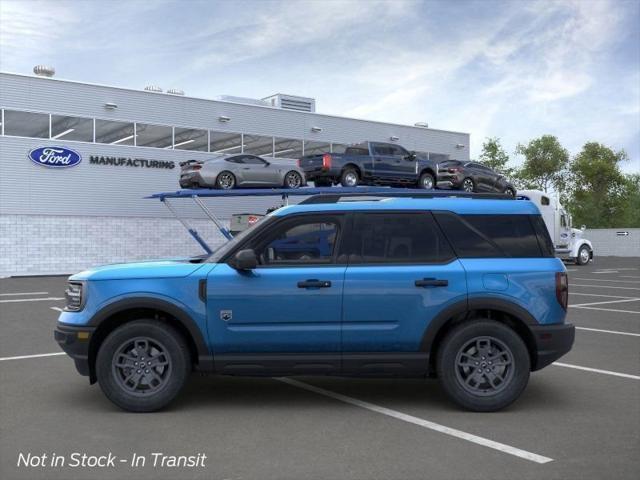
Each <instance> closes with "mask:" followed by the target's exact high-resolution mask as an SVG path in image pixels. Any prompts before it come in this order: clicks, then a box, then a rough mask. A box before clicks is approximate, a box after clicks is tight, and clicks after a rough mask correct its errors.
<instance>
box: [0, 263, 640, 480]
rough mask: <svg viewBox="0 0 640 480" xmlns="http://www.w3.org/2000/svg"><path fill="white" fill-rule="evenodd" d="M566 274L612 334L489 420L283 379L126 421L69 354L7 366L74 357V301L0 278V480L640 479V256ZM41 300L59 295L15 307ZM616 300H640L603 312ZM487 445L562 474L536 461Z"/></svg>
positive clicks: (381, 384)
mask: <svg viewBox="0 0 640 480" xmlns="http://www.w3.org/2000/svg"><path fill="white" fill-rule="evenodd" d="M567 268H568V270H569V276H570V283H571V284H574V285H575V284H578V285H581V286H572V287H570V291H571V292H572V294H571V295H570V304H571V305H582V304H593V303H598V305H588V306H589V308H588V309H587V308H575V307H574V308H570V310H569V318H568V320H569V321H570V322H572V323H574V324H575V325H576V326H578V327H581V328H589V329H597V330H604V331H593V330H581V329H579V330H577V332H576V344H575V346H574V349H573V350H572V352H570V353H569V354H568V355H567V356H565V357H563V358H562V359H561V360H560V363H562V364H566V365H570V366H571V367H567V366H557V365H552V366H549V367H548V368H546V369H544V370H542V371H540V372H536V373H534V374H532V376H531V381H530V383H529V386H528V387H527V389H526V391H525V392H524V394H523V396H522V398H521V399H520V400H518V401H517V402H516V403H515V404H514V405H513V406H511V407H510V408H508V409H506V410H504V411H501V412H497V413H490V414H479V413H470V412H465V411H462V410H460V409H458V408H456V407H455V406H454V405H453V404H452V403H450V402H449V401H448V400H447V399H446V398H445V396H444V394H443V393H442V391H441V390H440V387H439V385H438V383H437V382H436V381H432V380H426V381H424V380H405V379H386V380H375V379H345V378H331V377H329V378H324V377H322V378H318V377H305V378H299V379H297V380H299V381H301V382H303V383H304V384H305V385H310V386H312V387H319V388H322V389H324V390H325V391H327V392H328V393H329V394H330V395H333V397H330V396H327V395H325V394H319V393H318V392H313V391H309V390H305V389H301V388H298V387H296V386H294V385H290V384H285V383H283V382H281V381H279V380H277V379H254V378H229V377H202V376H198V375H194V376H193V377H192V379H191V380H190V382H189V384H188V386H187V388H186V390H185V391H184V392H183V393H182V394H181V396H180V397H179V398H178V400H177V401H176V402H175V403H174V404H172V406H171V408H169V409H167V410H166V411H163V412H158V413H153V414H130V413H125V412H122V411H120V410H119V409H117V408H116V407H114V406H113V405H112V404H111V403H110V402H109V401H108V400H107V399H106V398H105V397H104V396H103V395H102V392H101V391H100V388H99V387H98V386H97V385H94V386H89V384H88V381H87V379H86V378H84V377H80V376H79V375H78V374H77V373H76V371H75V369H74V367H73V364H72V362H71V360H69V359H68V358H67V357H66V356H65V355H61V356H51V357H36V358H24V359H18V360H7V359H6V358H7V357H13V356H23V355H35V354H41V353H54V352H58V351H59V349H58V346H57V345H56V344H55V342H54V341H53V339H52V329H53V326H54V325H55V322H56V318H57V312H56V311H55V310H53V309H52V307H53V308H55V307H61V306H62V304H63V302H62V301H56V300H50V301H49V300H43V301H21V302H3V300H9V299H35V298H58V297H62V292H63V289H64V284H65V278H64V277H43V278H9V279H3V280H0V328H1V331H2V335H0V357H2V359H3V360H2V361H0V385H1V395H0V478H2V479H14V478H16V479H41V478H42V479H45V478H46V479H48V478H59V479H102V478H105V479H121V478H133V479H138V478H141V479H142V478H154V479H164V478H167V479H182V478H189V479H190V478H194V479H199V478H203V479H204V478H206V479H238V480H239V479H242V480H249V479H260V480H262V479H302V478H310V479H327V480H329V479H343V478H344V479H426V478H429V479H440V478H455V479H458V478H460V479H462V478H465V479H466V478H495V479H513V478H518V479H545V480H547V479H574V478H575V479H591V478H593V479H600V478H616V479H617V478H634V479H635V478H638V476H639V474H640V455H638V452H639V451H640V336H637V335H638V334H640V258H624V259H622V258H598V259H596V262H595V263H593V264H591V265H588V266H586V267H576V266H573V265H567ZM578 277H579V278H580V280H578ZM623 282H624V283H623ZM585 285H586V286H585ZM621 287H624V289H623V288H621ZM29 292H47V294H34V295H6V294H9V293H22V294H24V293H29ZM578 294H579V295H578ZM602 295H604V296H602ZM617 297H628V298H625V299H621V300H630V299H633V298H638V300H633V301H626V302H621V303H600V302H610V301H612V300H616V299H617ZM593 308H601V309H602V310H594V309H593ZM614 310H615V311H614ZM614 332H616V333H614ZM628 334H636V335H628ZM573 367H579V368H587V369H596V370H597V371H590V370H581V369H578V368H573ZM616 373H619V374H625V375H627V376H616V375H615V374H616ZM340 395H343V396H346V397H341V396H340ZM354 403H355V404H354ZM428 422H432V423H428ZM434 425H436V427H434ZM439 427H448V428H451V429H455V431H456V432H461V433H460V435H458V436H451V435H448V434H446V433H443V432H442V429H441V428H440V429H438V428H439ZM465 435H466V437H465ZM472 435H475V436H477V437H480V443H474V442H473V441H470V438H471V436H472ZM473 438H475V437H473ZM488 441H494V442H500V443H501V444H504V445H506V446H508V447H509V448H513V449H520V451H525V452H528V453H531V454H535V455H538V456H543V457H548V458H550V459H552V461H549V462H547V463H536V462H535V461H531V460H530V459H526V458H521V457H518V456H515V455H514V454H513V453H510V452H509V451H501V450H499V449H495V448H490V447H489V446H487V442H488ZM483 442H484V443H483ZM29 452H31V453H32V454H42V453H47V454H48V455H49V460H50V456H51V454H52V453H56V454H58V455H64V456H65V458H66V459H67V461H69V458H70V455H71V454H72V453H73V452H80V453H83V452H84V453H87V454H93V455H106V454H108V453H109V452H112V453H113V454H114V455H116V456H117V457H118V459H120V458H122V459H130V458H131V456H132V455H133V454H134V453H135V454H138V455H142V456H145V457H146V460H147V463H146V465H145V467H132V466H130V465H129V463H120V462H117V461H116V464H115V466H114V467H104V468H98V467H95V468H89V467H86V468H81V467H77V468H71V467H70V466H69V465H67V466H66V467H58V468H53V467H50V466H48V467H46V468H43V467H24V466H21V467H18V466H17V462H18V459H19V454H20V453H23V454H27V453H29ZM153 452H160V453H164V454H168V455H197V454H198V453H204V454H206V456H207V459H206V461H205V465H206V467H204V468H203V467H191V468H189V467H176V468H171V467H167V466H165V467H155V468H154V467H153V466H152V465H151V461H152V459H153V457H152V456H151V454H152V453H153Z"/></svg>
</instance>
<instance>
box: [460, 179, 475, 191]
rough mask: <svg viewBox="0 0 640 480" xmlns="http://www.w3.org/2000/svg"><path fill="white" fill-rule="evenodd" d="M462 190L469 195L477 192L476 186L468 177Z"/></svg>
mask: <svg viewBox="0 0 640 480" xmlns="http://www.w3.org/2000/svg"><path fill="white" fill-rule="evenodd" d="M462 190H464V191H465V192H469V193H471V192H474V191H475V190H476V185H475V184H474V183H473V180H472V179H471V178H469V177H467V178H465V179H464V180H463V181H462Z"/></svg>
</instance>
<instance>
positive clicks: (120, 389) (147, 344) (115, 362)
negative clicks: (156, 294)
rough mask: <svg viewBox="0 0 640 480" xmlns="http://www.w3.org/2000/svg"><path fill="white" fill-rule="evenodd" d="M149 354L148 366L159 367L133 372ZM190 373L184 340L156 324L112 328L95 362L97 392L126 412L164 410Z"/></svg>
mask: <svg viewBox="0 0 640 480" xmlns="http://www.w3.org/2000/svg"><path fill="white" fill-rule="evenodd" d="M149 354H151V357H150V358H151V361H152V362H155V363H162V365H158V366H155V367H154V368H146V369H144V371H143V369H142V368H140V369H138V370H136V367H138V366H140V365H139V364H140V363H147V362H148V360H149ZM159 357H160V358H159ZM143 359H144V360H143ZM154 359H156V360H154ZM163 359H164V360H163ZM125 365H126V366H125ZM145 366H149V365H145ZM190 371H191V357H190V354H189V348H188V346H187V343H186V341H185V339H184V338H183V337H182V335H181V334H180V332H178V331H177V330H176V329H175V328H173V327H172V326H170V325H168V324H166V323H163V322H160V321H157V320H147V319H143V320H135V321H132V322H129V323H126V324H124V325H122V326H121V327H118V328H116V329H115V330H114V331H113V332H111V333H110V334H109V335H108V336H107V338H105V339H104V341H103V342H102V344H101V345H100V349H99V350H98V356H97V358H96V376H97V378H98V383H99V385H100V388H101V389H102V391H103V392H104V394H105V395H106V396H107V398H108V399H109V400H111V401H112V402H113V403H114V404H116V405H117V406H118V407H120V408H122V409H123V410H127V411H130V412H153V411H156V410H159V409H161V408H163V407H166V406H167V405H168V404H169V403H170V402H171V401H172V400H173V399H174V398H175V397H176V395H178V393H179V392H180V390H181V389H182V387H183V386H184V385H185V383H186V381H187V378H188V377H189V373H190ZM145 372H146V374H145ZM134 382H135V383H134Z"/></svg>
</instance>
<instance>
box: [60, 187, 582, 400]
mask: <svg viewBox="0 0 640 480" xmlns="http://www.w3.org/2000/svg"><path fill="white" fill-rule="evenodd" d="M425 197H428V198H380V199H369V200H359V201H340V199H338V198H334V197H332V196H327V197H323V196H316V197H311V198H309V199H307V200H306V201H304V202H303V203H302V204H299V205H295V206H288V207H284V208H281V209H278V210H276V211H275V212H273V213H271V214H270V215H268V216H267V217H265V218H263V219H262V220H261V221H260V222H259V223H257V224H256V225H254V226H253V227H252V228H251V229H249V230H246V231H245V232H243V233H241V234H240V235H238V236H237V237H235V238H233V239H232V240H230V241H229V242H227V243H226V244H224V245H223V246H222V247H220V248H219V249H218V250H216V251H214V252H213V253H212V254H211V255H209V256H208V257H206V258H198V259H191V260H189V259H186V260H176V261H158V262H144V263H132V264H122V265H109V266H105V267H100V268H96V269H92V270H88V271H85V272H82V273H79V274H77V275H73V276H72V277H70V279H69V283H68V287H67V291H66V296H67V306H66V308H65V311H64V312H63V313H62V314H61V315H60V318H59V322H58V325H57V327H56V330H55V338H56V340H57V341H58V343H59V344H60V345H61V347H62V348H63V349H64V350H65V351H66V352H67V353H68V354H69V355H70V356H71V357H72V358H73V359H74V361H75V364H76V367H77V369H78V371H79V372H80V373H81V374H82V375H87V376H89V379H90V382H91V383H95V382H96V381H97V382H98V383H99V384H100V387H101V388H102V390H103V391H104V393H105V395H106V396H107V397H108V398H109V399H110V400H111V401H112V402H113V403H115V404H116V405H118V406H120V407H121V408H123V409H126V410H129V411H136V412H146V411H153V410H157V409H160V408H162V407H164V406H166V405H167V404H168V403H169V402H170V401H171V400H172V399H173V398H174V397H175V396H176V395H177V394H178V392H179V391H180V390H181V389H182V387H183V386H184V384H185V382H186V381H187V378H188V377H189V373H190V372H192V371H194V370H195V371H200V372H211V373H216V374H224V375H249V376H276V375H277V376H286V375H342V376H373V377H388V376H398V377H437V378H438V379H439V381H440V383H441V385H442V387H443V389H444V390H445V392H446V393H447V394H448V396H449V397H450V398H451V399H452V400H453V401H454V402H456V403H457V404H459V405H461V406H462V407H464V408H467V409H470V410H474V411H493V410H498V409H501V408H503V407H505V406H507V405H509V404H510V403H512V402H513V401H514V400H516V399H517V398H518V396H519V395H520V394H521V393H522V391H523V390H524V388H525V386H526V385H527V382H528V379H529V373H530V372H531V371H535V370H538V369H541V368H543V367H545V366H546V365H548V364H550V363H551V362H553V361H554V360H556V359H557V358H559V357H560V356H562V355H564V354H565V353H566V352H568V351H569V350H570V349H571V346H572V345H573V340H574V327H573V325H570V324H566V323H565V316H566V310H567V299H568V285H567V275H566V271H565V268H564V265H563V264H562V262H561V261H560V260H559V259H556V258H555V256H554V249H553V244H552V242H551V239H550V238H549V234H548V232H547V230H546V227H545V225H544V222H543V220H542V218H541V216H540V212H539V211H538V209H537V207H536V206H535V205H534V204H532V203H531V202H529V201H526V200H512V199H507V198H506V197H505V198H504V199H498V198H489V199H487V198H482V196H481V195H480V196H469V197H467V198H452V197H441V196H436V195H433V196H431V197H429V196H425Z"/></svg>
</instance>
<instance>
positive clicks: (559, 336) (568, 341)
mask: <svg viewBox="0 0 640 480" xmlns="http://www.w3.org/2000/svg"><path fill="white" fill-rule="evenodd" d="M530 328H531V333H532V334H533V338H534V341H535V344H536V359H535V362H534V364H533V365H532V366H531V371H535V370H540V369H541V368H544V367H546V366H547V365H549V364H551V363H553V362H555V361H556V360H557V359H559V358H560V357H562V356H563V355H564V354H565V353H567V352H568V351H569V350H571V347H572V346H573V341H574V339H575V327H574V326H573V325H572V324H570V323H563V324H561V325H535V326H531V327H530Z"/></svg>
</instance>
